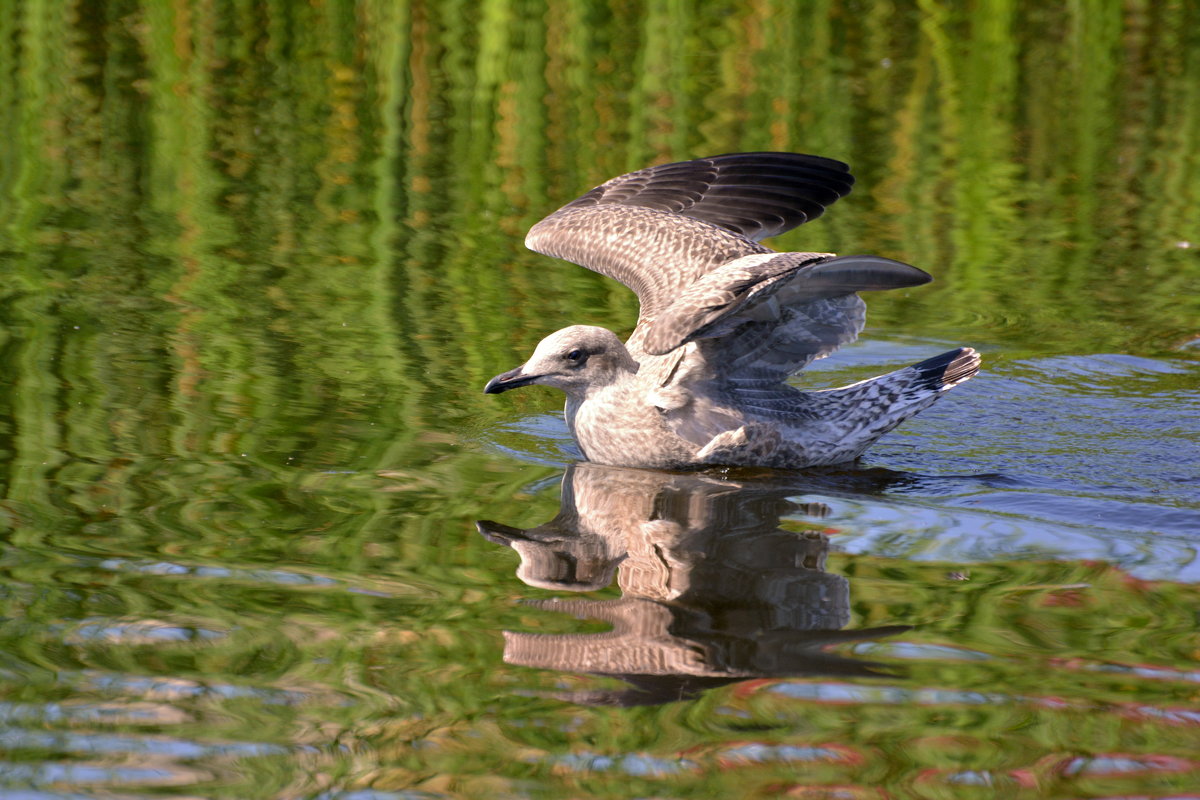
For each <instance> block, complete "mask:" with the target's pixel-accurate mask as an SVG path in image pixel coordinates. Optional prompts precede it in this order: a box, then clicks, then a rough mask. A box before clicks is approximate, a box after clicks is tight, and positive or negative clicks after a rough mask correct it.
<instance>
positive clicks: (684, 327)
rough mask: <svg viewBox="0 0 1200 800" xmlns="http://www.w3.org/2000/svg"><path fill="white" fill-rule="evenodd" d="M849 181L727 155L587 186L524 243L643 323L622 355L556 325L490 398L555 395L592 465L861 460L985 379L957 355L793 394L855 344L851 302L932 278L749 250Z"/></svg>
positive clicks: (832, 167) (620, 348)
mask: <svg viewBox="0 0 1200 800" xmlns="http://www.w3.org/2000/svg"><path fill="white" fill-rule="evenodd" d="M853 183H854V178H853V177H852V176H851V175H850V171H849V167H848V166H847V165H845V164H843V163H842V162H840V161H834V160H833V159H829V158H821V157H819V156H811V155H801V154H798V153H736V154H731V155H723V156H714V157H712V158H701V159H696V160H694V161H682V162H678V163H674V164H663V165H660V166H656V167H649V168H647V169H642V170H638V171H637V172H631V173H629V174H627V175H622V176H620V177H618V178H613V179H612V180H610V181H608V182H607V183H604V184H602V185H600V186H597V187H596V188H595V189H592V190H591V191H590V192H588V193H587V194H585V195H583V196H582V197H580V198H578V199H577V200H574V201H572V202H570V203H568V204H567V205H565V206H563V207H562V208H560V209H559V210H558V211H555V212H554V213H553V214H551V215H550V216H548V217H546V218H545V219H543V220H542V221H541V222H539V223H538V224H536V225H534V226H533V228H532V229H531V230H530V231H529V235H528V236H527V237H526V239H525V244H526V246H527V247H529V249H531V250H534V251H536V252H539V253H543V254H545V255H549V256H554V257H556V258H563V259H566V260H568V261H572V262H574V263H576V264H579V265H581V266H584V267H587V268H588V269H591V270H594V271H596V272H599V273H601V274H602V275H607V276H609V277H611V278H615V279H616V280H618V281H620V282H621V283H623V284H625V285H626V286H628V287H629V288H630V289H633V291H634V292H636V293H637V296H638V299H639V301H640V302H641V310H640V313H639V316H638V322H637V327H636V328H634V331H633V334H632V335H631V336H630V337H629V340H628V341H627V342H626V343H625V344H622V343H621V341H620V339H618V338H617V336H616V334H614V333H613V332H612V331H609V330H607V329H605V328H598V327H593V326H589V325H573V326H571V327H569V328H564V329H562V330H560V331H558V332H556V333H553V334H551V335H550V336H547V337H546V338H545V339H543V340H542V341H541V342H540V343H539V344H538V346H537V348H535V349H534V352H533V355H532V356H531V357H530V359H529V360H528V361H527V362H525V364H523V365H522V366H520V367H517V368H516V369H514V370H510V371H509V372H505V373H503V374H501V375H497V376H496V377H495V378H492V379H491V380H490V381H488V384H487V386H486V387H485V388H484V391H485V392H488V393H489V394H498V393H500V392H503V391H507V390H508V389H515V388H517V387H518V386H527V385H529V384H534V383H538V384H543V385H546V386H555V387H558V388H559V389H562V390H563V391H564V392H565V393H566V395H567V406H566V418H567V426H568V427H569V428H570V431H571V435H572V436H573V437H574V438H575V441H576V443H577V444H578V445H579V448H580V449H581V450H582V451H583V454H584V456H585V457H586V458H587V459H588V460H590V461H594V462H597V463H600V464H609V465H613V466H628V467H657V468H679V467H689V466H698V465H705V464H714V465H731V466H739V465H740V466H766V467H781V468H791V469H795V468H800V467H809V466H817V465H825V464H838V463H842V462H846V461H852V460H854V459H855V458H858V456H860V455H861V454H862V453H863V451H864V450H866V449H867V448H868V447H869V446H870V445H871V444H872V443H874V442H875V440H876V439H878V438H879V437H880V436H882V435H883V434H885V433H887V432H888V431H890V430H891V429H892V428H894V427H896V426H897V425H899V424H900V423H901V422H903V421H904V420H905V419H907V418H909V417H911V416H912V415H913V414H916V413H917V412H918V411H920V410H922V409H924V408H927V407H928V406H929V405H931V404H932V403H933V402H934V401H935V400H936V399H937V398H938V397H940V396H941V394H942V393H943V392H945V391H946V390H947V389H950V388H951V387H953V386H956V385H957V384H959V383H962V382H963V381H965V380H967V379H968V378H970V377H971V376H973V375H974V374H975V373H976V372H978V371H979V355H978V354H977V353H976V352H975V351H974V350H972V349H971V348H969V347H962V348H959V349H957V350H952V351H950V352H948V353H943V354H942V355H940V356H935V357H933V358H931V359H928V360H927V361H922V362H921V363H919V364H914V365H913V366H911V367H905V368H904V369H901V370H898V371H896V372H891V373H888V374H887V375H881V376H879V377H877V378H871V379H869V380H865V381H860V382H859V383H855V384H852V385H850V386H845V387H842V388H840V389H827V390H824V391H816V392H805V391H800V390H799V389H796V388H794V387H792V386H789V385H788V384H787V383H785V380H786V379H787V377H788V376H789V375H791V374H793V373H795V372H797V371H799V370H801V369H803V368H804V367H805V366H807V365H808V364H809V363H810V362H812V361H814V360H815V359H818V358H823V357H825V356H827V355H829V353H831V352H833V351H834V350H836V349H837V348H838V347H839V346H841V345H843V344H846V343H847V342H852V341H854V340H855V339H856V338H857V337H858V334H859V332H860V331H861V330H862V328H863V323H864V321H865V318H866V306H865V304H864V303H863V301H862V300H861V299H860V298H859V297H858V295H857V294H856V293H857V292H860V291H870V290H879V289H897V288H904V287H910V286H919V285H920V284H923V283H927V282H929V281H930V280H932V278H930V276H929V275H928V274H926V273H925V272H923V271H921V270H919V269H917V268H916V267H912V266H909V265H908V264H902V263H900V262H898V261H892V260H891V259H887V258H881V257H879V256H835V255H833V254H832V253H778V252H775V251H773V250H771V249H769V248H767V247H765V246H763V245H761V244H759V243H758V241H759V240H760V239H764V238H767V237H769V236H776V235H778V234H780V233H783V232H784V231H787V230H791V229H792V228H794V227H796V226H797V225H800V224H802V223H804V222H807V221H808V220H810V219H815V218H816V217H819V216H820V215H821V214H822V213H824V211H825V207H826V206H828V205H829V204H831V203H833V202H834V201H835V200H837V199H838V198H839V197H844V196H845V195H847V194H848V193H849V192H850V187H851V186H852V185H853Z"/></svg>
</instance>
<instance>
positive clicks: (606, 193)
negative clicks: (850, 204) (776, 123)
mask: <svg viewBox="0 0 1200 800" xmlns="http://www.w3.org/2000/svg"><path fill="white" fill-rule="evenodd" d="M853 186H854V176H853V175H851V174H850V166H849V165H848V164H846V163H845V162H842V161H838V160H836V159H833V158H826V157H824V156H814V155H809V154H806V153H784V152H771V151H761V152H750V153H725V154H722V155H717V156H708V157H705V158H697V159H693V160H691V161H674V162H671V163H669V164H659V165H657V166H653V167H646V168H645V169H640V170H637V171H636V172H630V173H627V174H625V175H621V176H618V177H616V178H613V179H612V180H610V181H607V182H605V183H603V184H601V185H600V186H597V187H596V188H595V189H592V190H591V191H590V192H588V193H586V194H584V195H583V196H582V197H580V198H578V199H577V200H574V201H572V202H571V203H568V204H567V205H566V206H564V208H571V207H577V206H586V205H607V204H619V205H628V206H642V207H645V208H653V209H656V210H659V211H668V212H671V213H674V214H680V215H682V216H685V217H691V218H693V219H698V220H702V221H704V222H708V223H711V224H713V225H717V226H719V227H721V228H724V229H726V230H729V231H733V232H734V233H737V234H740V235H742V236H745V237H746V238H748V239H751V240H755V241H757V240H759V239H765V238H767V237H769V236H777V235H779V234H781V233H783V232H785V231H788V230H791V229H792V228H794V227H796V226H798V225H801V224H803V223H805V222H808V221H809V220H813V219H816V218H817V217H819V216H821V215H822V214H823V213H825V208H826V207H827V206H829V205H830V204H832V203H834V202H835V201H836V200H838V199H839V198H841V197H845V196H846V195H847V194H849V193H850V190H851V188H852V187H853Z"/></svg>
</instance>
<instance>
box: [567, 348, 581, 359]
mask: <svg viewBox="0 0 1200 800" xmlns="http://www.w3.org/2000/svg"><path fill="white" fill-rule="evenodd" d="M581 358H583V351H582V350H572V351H571V352H569V353H567V361H578V360H579V359H581Z"/></svg>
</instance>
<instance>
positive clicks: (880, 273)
mask: <svg viewBox="0 0 1200 800" xmlns="http://www.w3.org/2000/svg"><path fill="white" fill-rule="evenodd" d="M930 280H931V278H930V277H929V275H928V274H927V273H925V272H923V271H922V270H919V269H917V268H916V267H913V266H909V265H908V264H903V263H901V262H899V261H892V260H891V259H887V258H881V257H879V256H832V255H830V254H827V253H771V254H762V255H751V256H745V257H743V258H740V259H737V260H735V261H731V262H729V263H728V264H725V265H723V266H721V267H719V268H718V269H716V270H714V271H712V272H710V273H708V274H707V275H704V276H702V277H701V278H699V279H698V280H697V281H696V282H695V283H694V284H693V285H692V286H691V287H689V288H688V289H687V290H686V291H684V292H682V293H681V294H680V295H679V296H678V298H677V299H676V300H675V301H674V302H672V303H671V304H670V305H668V306H666V307H665V308H663V309H662V311H661V313H659V315H658V316H657V317H656V318H655V319H654V320H653V321H652V322H650V323H649V324H648V325H646V326H645V327H644V328H643V329H640V330H639V331H637V332H636V333H635V335H634V338H633V339H631V340H630V345H631V348H632V347H636V348H637V349H640V350H641V351H642V352H645V353H649V354H651V355H660V354H665V353H668V352H670V351H672V350H674V349H676V348H678V347H680V346H682V345H684V344H687V343H689V342H695V343H696V344H697V348H696V350H697V352H696V354H695V355H696V356H698V357H700V358H703V360H704V361H705V362H706V363H707V364H708V365H709V366H710V367H711V369H708V370H703V371H702V373H701V372H697V370H696V369H695V367H693V368H692V370H691V371H692V372H693V373H694V374H705V375H718V376H719V379H720V380H721V381H722V382H724V383H726V384H727V385H729V387H730V388H732V389H735V390H736V388H737V387H743V388H750V387H754V388H759V389H767V388H769V387H771V386H777V385H778V384H780V383H781V382H782V381H783V380H784V379H785V378H787V376H788V375H790V374H792V373H794V372H797V371H799V370H800V369H803V368H804V367H805V366H806V365H807V364H809V363H810V362H812V361H813V360H815V359H818V358H821V357H823V356H826V355H828V354H829V353H831V352H833V351H834V350H835V349H837V348H838V347H840V346H841V345H843V344H847V343H849V342H852V341H854V340H855V339H856V338H857V337H858V334H859V332H860V331H861V330H862V327H863V322H864V320H865V305H864V304H863V302H862V300H861V299H859V297H858V295H857V292H863V291H878V290H884V289H898V288H904V287H909V286H919V285H921V284H923V283H928V282H929V281H930ZM635 340H636V341H635Z"/></svg>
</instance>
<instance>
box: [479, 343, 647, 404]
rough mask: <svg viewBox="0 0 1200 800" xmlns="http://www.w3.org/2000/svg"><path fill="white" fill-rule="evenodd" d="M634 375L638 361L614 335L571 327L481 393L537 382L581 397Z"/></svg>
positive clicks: (540, 346) (502, 390) (490, 382)
mask: <svg viewBox="0 0 1200 800" xmlns="http://www.w3.org/2000/svg"><path fill="white" fill-rule="evenodd" d="M635 372H637V362H636V361H634V360H633V357H632V356H630V355H629V351H628V350H626V349H625V345H623V344H622V343H621V340H620V339H618V338H617V335H616V334H615V333H613V332H612V331H610V330H608V329H607V328H597V327H594V326H591V325H572V326H571V327H569V328H563V329H562V330H561V331H556V332H555V333H552V334H550V335H549V336H547V337H546V338H545V339H542V341H541V342H539V343H538V346H537V347H536V348H535V349H534V351H533V355H532V356H530V357H529V360H528V361H526V362H525V363H524V364H522V365H521V366H519V367H517V368H516V369H513V370H509V371H508V372H505V373H503V374H500V375H497V376H496V377H494V378H492V379H491V380H490V381H488V383H487V386H485V387H484V388H483V391H484V392H486V393H487V394H500V392H506V391H508V390H509V389H516V388H517V387H519V386H528V385H530V384H533V383H539V384H542V385H543V386H554V387H556V388H558V389H562V390H563V391H564V392H566V393H567V394H569V395H572V396H574V397H583V396H584V395H586V394H587V393H588V392H589V391H591V390H593V389H597V388H600V387H602V386H607V385H608V384H610V383H612V382H613V381H615V380H617V379H618V378H620V377H621V375H623V374H632V373H635Z"/></svg>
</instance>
